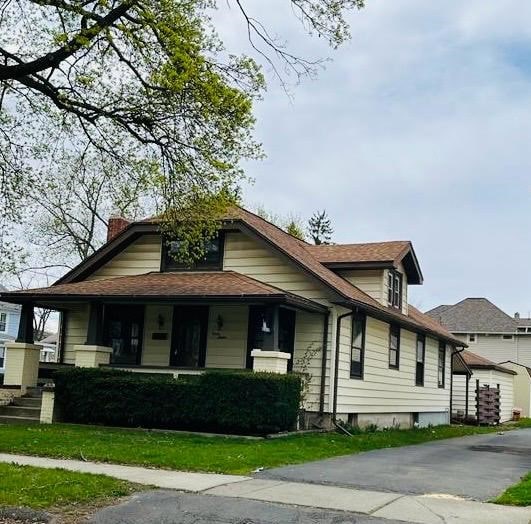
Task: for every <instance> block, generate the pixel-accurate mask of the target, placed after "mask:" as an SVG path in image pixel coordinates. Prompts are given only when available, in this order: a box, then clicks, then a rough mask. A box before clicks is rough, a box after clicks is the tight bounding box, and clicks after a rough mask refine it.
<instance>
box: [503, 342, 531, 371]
mask: <svg viewBox="0 0 531 524" xmlns="http://www.w3.org/2000/svg"><path fill="white" fill-rule="evenodd" d="M516 344H517V354H516V356H517V358H516V359H511V360H516V362H518V363H519V364H523V365H524V366H527V367H531V334H529V335H518V337H517V341H516ZM504 360H508V359H504Z"/></svg>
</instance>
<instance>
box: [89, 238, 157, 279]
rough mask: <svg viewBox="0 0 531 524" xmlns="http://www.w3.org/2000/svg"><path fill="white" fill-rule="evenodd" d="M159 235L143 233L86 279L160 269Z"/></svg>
mask: <svg viewBox="0 0 531 524" xmlns="http://www.w3.org/2000/svg"><path fill="white" fill-rule="evenodd" d="M160 253H161V243H160V235H143V236H141V237H140V238H138V239H137V240H135V241H134V242H133V243H132V244H130V245H129V246H127V247H126V248H125V249H124V250H123V251H122V252H121V253H119V254H118V255H116V256H115V257H114V258H113V259H112V260H110V261H109V262H107V263H106V264H104V265H103V266H102V267H100V268H99V269H97V270H96V271H95V272H94V273H93V274H92V275H90V276H89V277H87V279H86V280H100V279H103V278H111V277H124V276H129V275H141V274H143V273H149V272H151V271H160V256H161V254H160Z"/></svg>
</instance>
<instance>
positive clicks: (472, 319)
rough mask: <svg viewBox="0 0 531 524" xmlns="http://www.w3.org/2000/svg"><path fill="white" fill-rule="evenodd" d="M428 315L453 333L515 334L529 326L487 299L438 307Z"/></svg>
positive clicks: (475, 299) (427, 313) (469, 300)
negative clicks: (521, 328) (524, 326)
mask: <svg viewBox="0 0 531 524" xmlns="http://www.w3.org/2000/svg"><path fill="white" fill-rule="evenodd" d="M426 315H428V316H430V317H431V318H433V319H435V320H437V321H438V322H440V323H441V324H442V325H443V326H444V327H446V329H448V331H450V332H452V333H514V332H515V331H516V329H517V327H518V326H520V325H527V324H526V323H525V320H526V319H520V320H518V319H516V318H514V317H512V316H510V315H508V314H507V313H505V312H504V311H502V310H501V309H500V308H499V307H497V306H496V305H494V304H493V303H492V302H491V301H490V300H488V299H486V298H465V299H464V300H462V301H461V302H458V303H457V304H454V305H453V306H452V305H441V306H437V307H436V308H433V309H431V310H430V311H427V312H426ZM522 320H524V323H523V324H520V322H522ZM527 321H529V319H527Z"/></svg>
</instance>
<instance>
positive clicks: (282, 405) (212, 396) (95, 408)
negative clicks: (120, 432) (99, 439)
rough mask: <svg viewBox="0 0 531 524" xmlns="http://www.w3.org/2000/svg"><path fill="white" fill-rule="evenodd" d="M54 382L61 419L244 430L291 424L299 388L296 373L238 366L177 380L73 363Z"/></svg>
mask: <svg viewBox="0 0 531 524" xmlns="http://www.w3.org/2000/svg"><path fill="white" fill-rule="evenodd" d="M55 383H56V395H55V398H56V402H57V407H58V408H59V413H60V415H61V418H62V420H63V421H65V422H75V423H82V424H105V425H109V426H127V427H146V428H167V429H188V430H200V431H213V432H227V433H228V432H231V433H248V434H264V433H272V432H278V431H286V430H289V429H292V428H293V427H294V426H295V423H296V420H297V414H298V410H299V403H300V394H301V393H300V392H301V382H300V378H299V377H298V376H296V375H278V374H273V373H249V372H243V371H242V372H238V371H207V372H205V373H203V374H202V375H200V376H197V377H196V378H195V379H194V380H187V379H185V380H181V379H177V380H176V379H174V378H173V377H171V376H169V375H168V376H152V375H148V376H146V375H142V374H139V373H131V372H127V371H118V370H111V369H90V368H73V369H63V370H59V371H57V372H56V374H55Z"/></svg>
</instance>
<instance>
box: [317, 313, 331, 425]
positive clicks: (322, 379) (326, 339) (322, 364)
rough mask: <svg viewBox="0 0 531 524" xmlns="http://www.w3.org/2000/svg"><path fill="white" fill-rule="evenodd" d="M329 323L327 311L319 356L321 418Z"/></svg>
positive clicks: (320, 413) (321, 413)
mask: <svg viewBox="0 0 531 524" xmlns="http://www.w3.org/2000/svg"><path fill="white" fill-rule="evenodd" d="M329 322H330V311H327V312H326V314H325V316H324V326H323V349H322V354H321V384H320V392H319V415H320V416H321V417H322V416H323V414H324V400H325V388H326V380H325V379H326V355H327V350H328V323H329Z"/></svg>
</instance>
